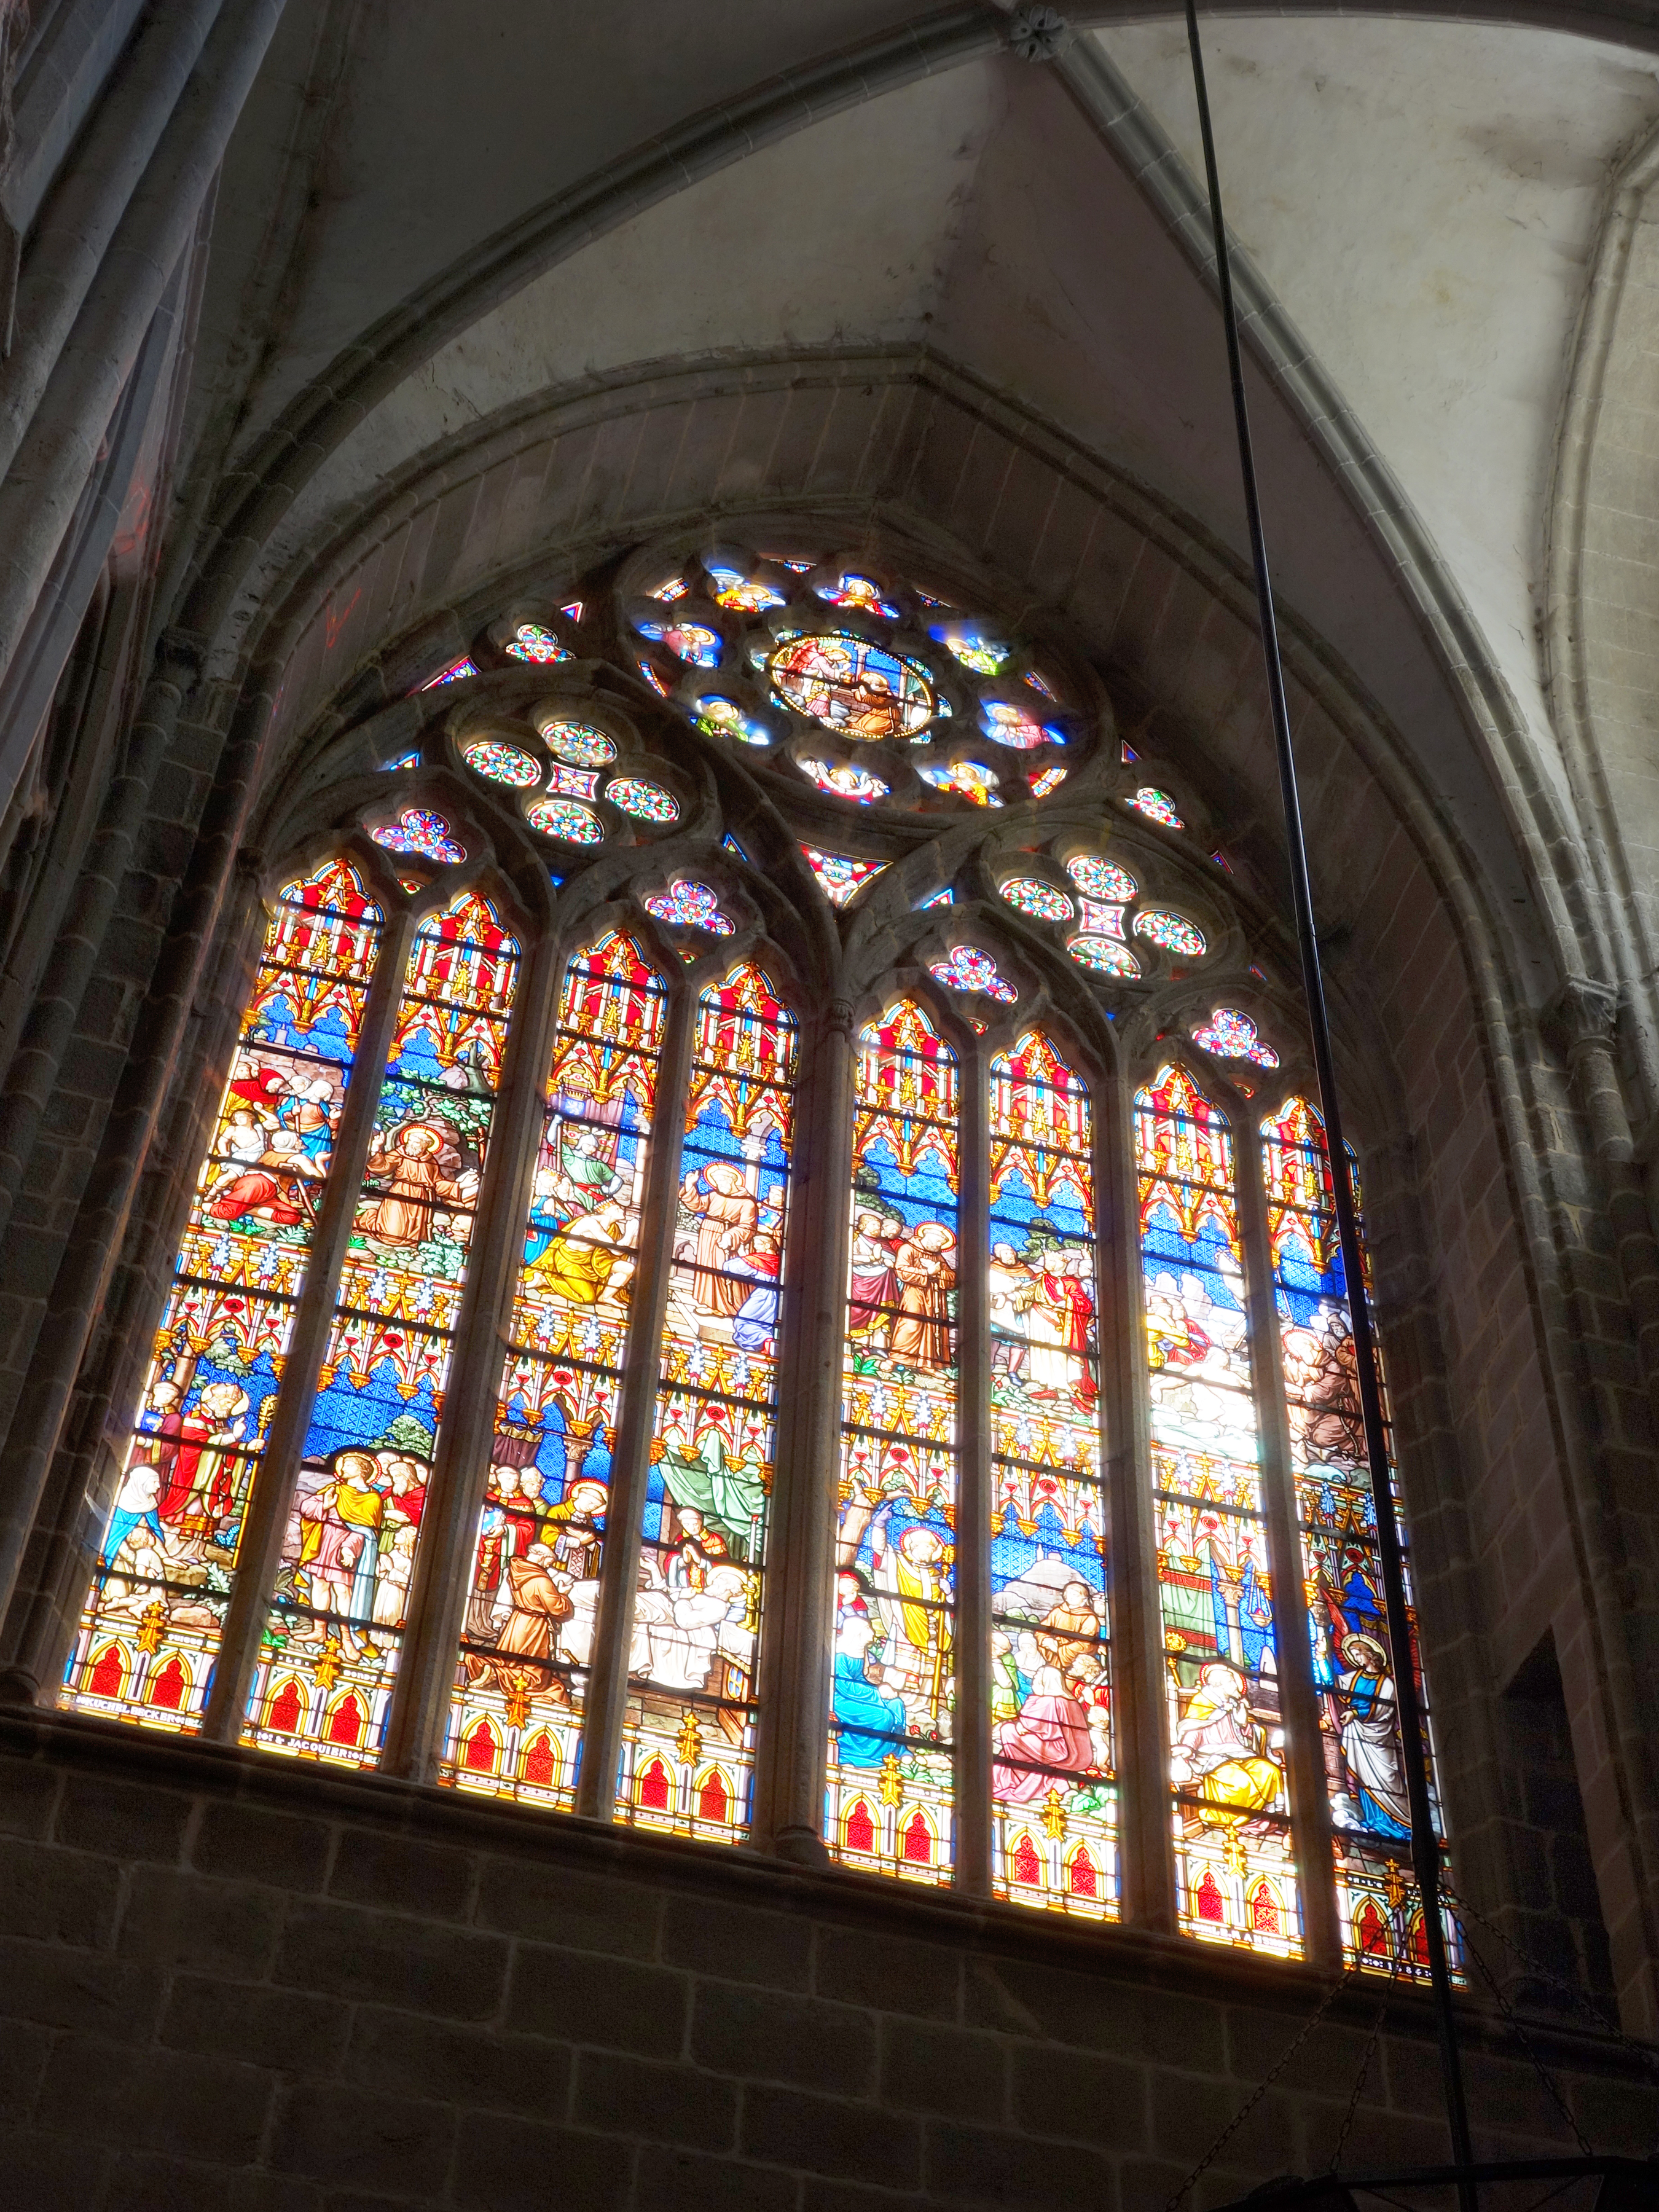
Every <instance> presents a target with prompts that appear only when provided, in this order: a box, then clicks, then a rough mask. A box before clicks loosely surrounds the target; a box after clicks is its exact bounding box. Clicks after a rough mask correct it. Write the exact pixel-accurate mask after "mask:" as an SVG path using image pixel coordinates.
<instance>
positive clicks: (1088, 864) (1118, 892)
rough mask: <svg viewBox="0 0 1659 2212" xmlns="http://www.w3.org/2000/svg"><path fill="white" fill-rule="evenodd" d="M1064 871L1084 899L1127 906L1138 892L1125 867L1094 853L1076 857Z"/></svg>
mask: <svg viewBox="0 0 1659 2212" xmlns="http://www.w3.org/2000/svg"><path fill="white" fill-rule="evenodd" d="M1066 874H1067V875H1068V876H1069V877H1070V878H1071V879H1072V881H1073V883H1074V884H1076V885H1077V887H1078V889H1079V890H1080V891H1081V892H1082V893H1083V896H1085V898H1091V899H1104V900H1106V901H1107V902H1108V903H1109V904H1110V905H1113V906H1123V905H1126V904H1127V902H1128V901H1129V900H1130V899H1132V898H1133V896H1134V895H1135V893H1136V891H1137V890H1139V884H1137V883H1136V882H1135V879H1134V878H1133V876H1132V875H1131V874H1130V873H1129V872H1128V871H1127V868H1120V867H1117V866H1115V865H1114V864H1113V862H1111V861H1110V860H1102V859H1101V858H1100V857H1099V855H1098V854H1094V853H1078V854H1074V855H1073V858H1072V859H1071V860H1067V862H1066Z"/></svg>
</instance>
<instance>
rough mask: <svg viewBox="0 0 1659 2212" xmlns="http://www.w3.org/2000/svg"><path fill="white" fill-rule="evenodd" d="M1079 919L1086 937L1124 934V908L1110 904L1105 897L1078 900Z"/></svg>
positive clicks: (1119, 935)
mask: <svg viewBox="0 0 1659 2212" xmlns="http://www.w3.org/2000/svg"><path fill="white" fill-rule="evenodd" d="M1078 920H1079V922H1080V923H1081V924H1082V927H1083V933H1084V935H1085V937H1121V936H1122V934H1123V908H1121V906H1108V905H1107V904H1106V902H1105V901H1104V900H1103V899H1091V898H1086V899H1080V900H1079V902H1078Z"/></svg>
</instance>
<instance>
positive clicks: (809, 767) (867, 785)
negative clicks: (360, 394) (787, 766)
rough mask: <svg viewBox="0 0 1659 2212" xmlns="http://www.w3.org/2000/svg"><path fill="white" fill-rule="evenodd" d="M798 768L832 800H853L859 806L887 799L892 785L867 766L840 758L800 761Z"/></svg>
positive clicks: (797, 764) (797, 763) (870, 804)
mask: <svg viewBox="0 0 1659 2212" xmlns="http://www.w3.org/2000/svg"><path fill="white" fill-rule="evenodd" d="M795 765H796V767H797V768H798V769H799V770H800V772H801V774H802V775H804V776H805V778H806V780H807V781H808V782H809V783H815V784H817V787H818V789H819V790H820V791H826V792H828V793H829V796H830V797H831V798H832V799H853V800H854V801H855V802H856V803H857V804H858V805H860V806H872V805H874V804H875V802H876V800H877V799H885V798H886V796H887V794H888V793H889V792H890V790H891V789H892V786H891V785H890V784H888V783H884V782H883V781H882V780H881V778H880V777H879V776H878V775H871V774H870V772H869V770H868V769H862V768H853V767H850V766H848V765H846V764H845V763H842V762H839V761H827V760H804V761H797V762H796V763H795Z"/></svg>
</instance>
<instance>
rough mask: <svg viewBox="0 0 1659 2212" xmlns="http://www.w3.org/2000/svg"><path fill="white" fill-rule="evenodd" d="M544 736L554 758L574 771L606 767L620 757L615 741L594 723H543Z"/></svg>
mask: <svg viewBox="0 0 1659 2212" xmlns="http://www.w3.org/2000/svg"><path fill="white" fill-rule="evenodd" d="M542 735H543V737H544V738H545V739H546V740H547V750H549V752H550V753H551V754H552V756H553V757H554V759H555V760H562V761H566V762H568V763H569V765H570V766H571V767H572V768H604V767H605V765H606V764H607V763H609V762H611V761H613V760H615V759H616V757H617V741H616V739H615V738H611V737H607V736H606V734H605V732H604V731H603V730H596V729H595V728H594V727H593V726H592V723H591V722H565V721H550V722H544V723H543V724H542Z"/></svg>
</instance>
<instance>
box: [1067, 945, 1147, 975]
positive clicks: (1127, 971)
mask: <svg viewBox="0 0 1659 2212" xmlns="http://www.w3.org/2000/svg"><path fill="white" fill-rule="evenodd" d="M1066 951H1068V952H1069V953H1070V954H1071V956H1072V957H1073V960H1075V961H1076V963H1077V964H1078V966H1079V968H1092V969H1093V970H1094V972H1095V973H1096V975H1119V976H1123V977H1126V978H1127V977H1133V976H1135V975H1139V973H1140V963H1139V961H1138V960H1137V959H1136V958H1135V956H1134V954H1133V952H1131V951H1130V950H1129V948H1128V946H1127V945H1119V944H1117V943H1116V942H1115V940H1114V939H1111V938H1109V937H1073V938H1068V939H1067V940H1066Z"/></svg>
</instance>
